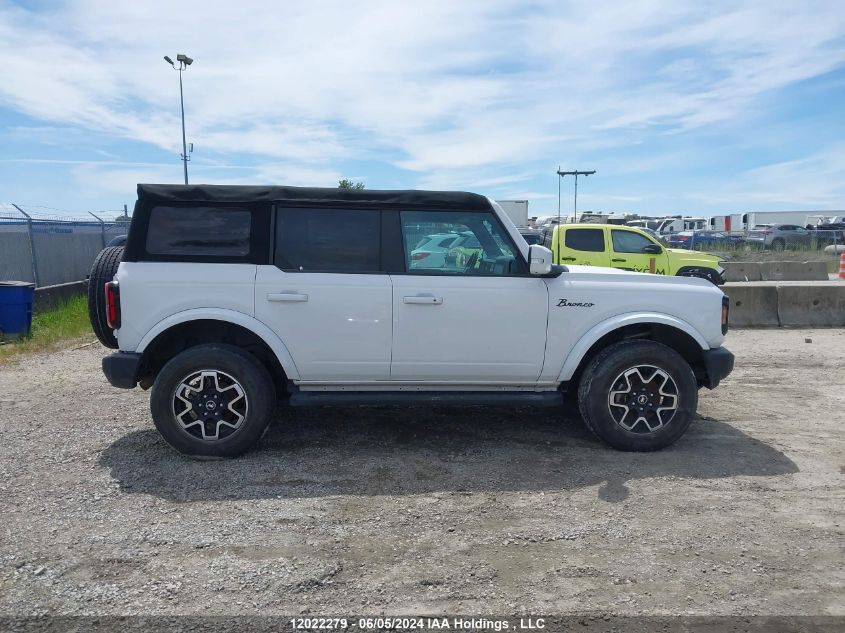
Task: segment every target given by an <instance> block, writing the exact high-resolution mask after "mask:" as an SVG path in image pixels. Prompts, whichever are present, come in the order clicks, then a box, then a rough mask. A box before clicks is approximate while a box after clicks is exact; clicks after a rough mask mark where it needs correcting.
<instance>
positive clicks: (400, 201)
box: [138, 184, 490, 210]
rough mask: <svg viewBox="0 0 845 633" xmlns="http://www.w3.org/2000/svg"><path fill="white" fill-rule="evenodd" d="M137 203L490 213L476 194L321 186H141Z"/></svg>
mask: <svg viewBox="0 0 845 633" xmlns="http://www.w3.org/2000/svg"><path fill="white" fill-rule="evenodd" d="M138 201H139V202H152V203H159V204H162V203H165V204H166V203H173V202H249V203H254V202H282V203H292V204H305V205H319V206H329V205H335V204H340V205H349V204H354V205H356V206H359V205H377V206H390V207H415V208H421V207H425V208H440V209H442V208H460V209H476V210H487V209H489V208H490V203H489V202H488V201H487V198H485V197H484V196H480V195H478V194H477V193H467V192H464V191H420V190H415V189H406V190H378V189H362V190H357V189H338V188H328V187H325V188H320V187H282V186H243V185H150V184H139V185H138Z"/></svg>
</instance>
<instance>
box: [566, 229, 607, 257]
mask: <svg viewBox="0 0 845 633" xmlns="http://www.w3.org/2000/svg"><path fill="white" fill-rule="evenodd" d="M564 244H566V248H571V249H572V250H573V251H589V252H592V253H603V252H604V230H602V229H566V236H565V237H564Z"/></svg>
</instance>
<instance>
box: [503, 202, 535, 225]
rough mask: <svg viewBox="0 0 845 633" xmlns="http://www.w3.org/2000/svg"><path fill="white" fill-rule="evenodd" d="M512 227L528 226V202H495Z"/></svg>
mask: <svg viewBox="0 0 845 633" xmlns="http://www.w3.org/2000/svg"><path fill="white" fill-rule="evenodd" d="M496 204H498V205H499V206H500V207H501V208H502V210H503V211H504V212H505V213H506V214H507V216H508V217H509V218H510V219H511V222H513V223H514V226H518V227H526V226H528V200H496Z"/></svg>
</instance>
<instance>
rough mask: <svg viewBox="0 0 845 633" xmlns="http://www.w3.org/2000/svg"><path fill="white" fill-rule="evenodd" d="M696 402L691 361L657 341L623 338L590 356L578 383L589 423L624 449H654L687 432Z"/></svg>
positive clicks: (607, 439)
mask: <svg viewBox="0 0 845 633" xmlns="http://www.w3.org/2000/svg"><path fill="white" fill-rule="evenodd" d="M697 406H698V386H697V384H696V380H695V375H694V374H693V372H692V369H691V368H690V366H689V364H688V363H687V361H686V360H684V359H683V357H682V356H681V355H680V354H678V353H677V352H676V351H675V350H673V349H672V348H670V347H667V346H666V345H662V344H661V343H656V342H654V341H622V342H620V343H616V344H614V345H611V346H610V347H607V348H606V349H604V350H602V351H601V352H599V354H598V355H597V356H596V357H595V358H594V359H593V360H592V361H591V362H590V364H589V365H588V366H587V368H586V370H585V371H584V374H583V376H582V377H581V383H580V385H579V387H578V407H579V409H580V410H581V415H582V417H583V418H584V422H585V424H586V425H587V427H588V428H589V429H590V430H591V431H592V432H593V433H595V434H596V435H597V436H598V437H599V438H600V439H601V440H603V441H605V442H607V443H608V444H610V445H611V446H612V447H614V448H617V449H619V450H623V451H654V450H659V449H661V448H664V447H666V446H669V445H670V444H672V443H674V442H675V441H676V440H677V439H678V438H679V437H681V435H683V434H684V433H685V432H686V430H687V428H688V427H689V425H690V422H691V421H692V418H693V416H694V415H695V410H696V407H697Z"/></svg>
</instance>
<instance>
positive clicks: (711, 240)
mask: <svg viewBox="0 0 845 633" xmlns="http://www.w3.org/2000/svg"><path fill="white" fill-rule="evenodd" d="M666 241H667V243H668V244H669V246H671V247H673V248H685V249H687V250H708V249H719V248H732V247H733V248H735V247H736V246H738V245H740V244H742V243H743V242H744V241H745V237H744V236H742V235H732V234H731V233H727V232H725V231H681V232H680V233H675V234H674V235H670V236H668V238H667V240H666Z"/></svg>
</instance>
